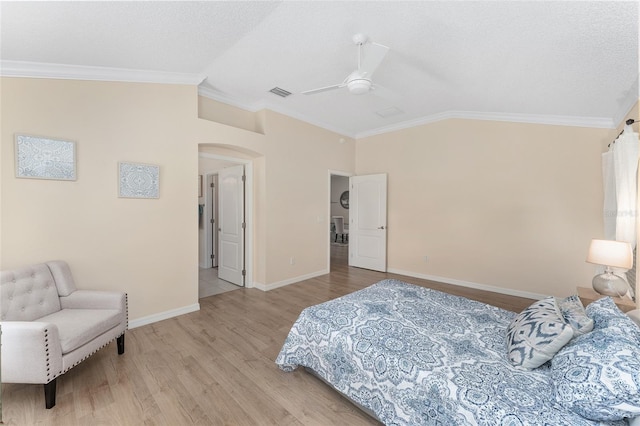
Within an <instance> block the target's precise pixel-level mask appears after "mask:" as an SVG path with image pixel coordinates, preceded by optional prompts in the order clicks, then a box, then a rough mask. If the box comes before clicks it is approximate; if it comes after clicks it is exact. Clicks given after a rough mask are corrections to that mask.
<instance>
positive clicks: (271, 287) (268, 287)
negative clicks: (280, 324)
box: [253, 269, 329, 291]
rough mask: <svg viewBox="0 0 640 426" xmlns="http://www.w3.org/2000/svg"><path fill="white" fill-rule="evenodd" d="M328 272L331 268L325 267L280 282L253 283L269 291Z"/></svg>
mask: <svg viewBox="0 0 640 426" xmlns="http://www.w3.org/2000/svg"><path fill="white" fill-rule="evenodd" d="M328 273H329V270H328V269H325V270H322V271H317V272H312V273H310V274H306V275H300V276H299V277H293V278H289V279H286V280H282V281H278V282H275V283H271V284H262V283H259V282H254V283H253V287H254V288H257V289H258V290H262V291H269V290H274V289H276V288H279V287H284V286H286V285H289V284H295V283H298V282H300V281H304V280H310V279H311V278H315V277H319V276H320V275H326V274H328Z"/></svg>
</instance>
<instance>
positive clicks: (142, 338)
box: [2, 248, 532, 426]
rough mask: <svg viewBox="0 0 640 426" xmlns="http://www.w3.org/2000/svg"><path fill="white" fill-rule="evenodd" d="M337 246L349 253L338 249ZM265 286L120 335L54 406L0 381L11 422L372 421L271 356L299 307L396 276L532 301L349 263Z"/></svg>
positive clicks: (61, 384) (28, 388) (76, 371)
mask: <svg viewBox="0 0 640 426" xmlns="http://www.w3.org/2000/svg"><path fill="white" fill-rule="evenodd" d="M343 250H346V248H344V249H343ZM338 251H339V249H334V252H336V253H335V254H336V257H334V258H333V259H332V268H331V269H332V271H331V273H330V274H327V275H323V276H321V277H317V278H313V279H310V280H306V281H303V282H300V283H297V284H292V285H289V286H286V287H282V288H279V289H275V290H272V291H269V292H263V291H261V290H257V289H239V290H235V291H231V292H228V293H223V294H219V295H216V296H213V297H207V298H204V299H200V304H201V309H200V311H198V312H194V313H191V314H187V315H182V316H180V317H176V318H172V319H168V320H165V321H161V322H158V323H155V324H151V325H147V326H143V327H139V328H135V329H133V330H130V331H128V332H127V336H126V352H125V354H124V355H122V356H118V355H117V352H116V347H115V343H112V344H111V345H109V346H107V347H106V348H104V349H102V350H101V351H99V352H98V353H96V354H95V355H93V356H92V357H91V358H89V359H87V360H85V361H84V362H83V363H81V364H80V365H78V366H76V367H75V368H73V369H71V370H70V371H69V372H67V373H66V374H65V375H63V376H62V377H60V378H59V379H58V395H57V402H56V406H55V407H54V408H53V409H51V410H46V409H45V408H44V396H43V389H42V386H41V385H19V384H4V385H3V391H4V392H3V399H2V409H3V420H4V423H5V424H8V425H34V424H42V425H65V426H66V425H172V426H173V425H189V424H199V425H376V424H378V423H377V422H376V421H374V420H373V419H371V418H370V417H368V416H367V415H365V414H363V413H362V412H361V411H359V410H358V409H356V408H355V407H354V406H353V405H352V404H351V403H349V402H348V401H347V400H346V399H344V398H342V397H341V396H340V395H338V393H337V392H335V391H333V390H332V389H330V388H329V387H328V386H327V385H325V384H324V383H323V382H321V381H320V380H319V379H317V378H315V377H313V376H311V375H310V374H308V373H306V372H305V371H300V369H299V370H297V371H295V372H294V373H284V372H282V371H280V370H279V369H278V368H277V367H276V365H275V363H274V360H275V358H276V356H277V354H278V352H279V350H280V347H281V345H282V343H283V342H284V339H285V337H286V335H287V333H288V332H289V329H290V327H291V325H292V324H293V322H294V321H295V319H296V318H297V316H298V314H299V313H300V311H301V310H302V309H303V308H305V307H307V306H310V305H313V304H317V303H320V302H323V301H326V300H329V299H333V298H335V297H339V296H342V295H344V294H347V293H350V292H353V291H355V290H358V289H361V288H364V287H366V286H368V285H370V284H373V283H374V282H377V281H379V280H381V279H384V278H387V277H389V278H399V279H402V280H404V281H407V282H411V283H415V284H418V285H422V286H425V287H432V288H435V289H438V290H443V291H448V292H450V293H454V294H459V295H463V296H466V297H469V298H472V299H476V300H480V301H482V302H485V303H491V304H493V305H496V306H500V307H502V308H505V309H510V310H513V311H520V310H522V309H524V308H525V307H526V306H528V305H529V304H530V303H531V302H532V301H531V300H529V299H523V298H518V297H512V296H506V295H501V294H496V293H489V292H484V291H479V290H473V289H468V288H463V287H456V286H450V285H446V284H440V283H434V282H429V281H424V280H419V279H414V278H409V277H404V276H398V275H393V274H383V273H378V272H374V271H367V270H361V269H355V268H349V267H348V266H346V264H345V260H344V259H345V257H344V253H343V254H342V255H341V254H340V253H338Z"/></svg>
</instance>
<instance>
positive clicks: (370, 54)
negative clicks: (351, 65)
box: [360, 43, 389, 78]
mask: <svg viewBox="0 0 640 426" xmlns="http://www.w3.org/2000/svg"><path fill="white" fill-rule="evenodd" d="M388 52H389V48H388V47H387V46H383V45H382V44H378V43H370V44H365V45H363V46H362V58H361V61H360V72H361V73H362V74H363V75H365V76H367V77H368V78H371V75H372V74H373V73H374V72H375V70H376V69H377V68H378V66H380V64H381V63H382V60H383V59H384V57H385V56H387V53H388Z"/></svg>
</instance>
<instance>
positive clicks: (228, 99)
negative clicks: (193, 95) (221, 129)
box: [198, 85, 264, 112]
mask: <svg viewBox="0 0 640 426" xmlns="http://www.w3.org/2000/svg"><path fill="white" fill-rule="evenodd" d="M198 95H200V96H203V97H205V98H209V99H212V100H214V101H218V102H222V103H223V104H227V105H231V106H233V107H236V108H240V109H243V110H245V111H249V112H258V111H260V110H261V109H264V105H263V104H262V103H253V104H251V103H246V102H242V101H241V100H240V99H238V98H235V97H232V96H228V95H224V94H222V93H219V92H216V91H215V90H213V89H211V88H209V87H206V86H202V85H200V86H198Z"/></svg>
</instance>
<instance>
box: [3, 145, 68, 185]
mask: <svg viewBox="0 0 640 426" xmlns="http://www.w3.org/2000/svg"><path fill="white" fill-rule="evenodd" d="M15 142H16V147H15V151H16V177H18V178H28V179H54V180H76V143H75V142H71V141H64V140H59V139H50V138H44V137H40V136H30V135H16V137H15Z"/></svg>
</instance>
